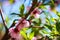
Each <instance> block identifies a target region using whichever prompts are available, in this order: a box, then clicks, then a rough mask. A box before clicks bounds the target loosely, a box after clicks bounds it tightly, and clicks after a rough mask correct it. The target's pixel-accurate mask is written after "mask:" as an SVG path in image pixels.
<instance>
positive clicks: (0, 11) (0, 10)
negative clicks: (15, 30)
mask: <svg viewBox="0 0 60 40" xmlns="http://www.w3.org/2000/svg"><path fill="white" fill-rule="evenodd" d="M2 13H3V12H2V9H0V14H1V18H2V22H3V25H4V26H5V29H6V30H8V28H7V26H6V24H5V21H4V18H3V15H2Z"/></svg>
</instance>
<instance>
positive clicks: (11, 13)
mask: <svg viewBox="0 0 60 40" xmlns="http://www.w3.org/2000/svg"><path fill="white" fill-rule="evenodd" d="M11 15H17V16H19V17H21V15H20V14H17V13H11Z"/></svg>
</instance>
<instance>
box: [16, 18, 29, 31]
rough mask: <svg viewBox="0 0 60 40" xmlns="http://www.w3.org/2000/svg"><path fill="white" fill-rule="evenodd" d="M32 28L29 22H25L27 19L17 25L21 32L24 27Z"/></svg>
mask: <svg viewBox="0 0 60 40" xmlns="http://www.w3.org/2000/svg"><path fill="white" fill-rule="evenodd" d="M29 26H30V23H29V21H27V20H25V19H21V20H20V21H18V23H17V25H16V28H17V29H18V30H21V29H22V28H24V27H29Z"/></svg>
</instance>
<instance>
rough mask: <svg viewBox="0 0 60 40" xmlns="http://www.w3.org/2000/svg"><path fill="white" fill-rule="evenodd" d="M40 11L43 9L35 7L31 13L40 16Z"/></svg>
mask: <svg viewBox="0 0 60 40" xmlns="http://www.w3.org/2000/svg"><path fill="white" fill-rule="evenodd" d="M40 13H41V10H39V9H38V8H35V9H34V10H33V11H32V12H31V15H33V16H34V17H35V18H39V15H40Z"/></svg>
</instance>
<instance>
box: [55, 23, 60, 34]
mask: <svg viewBox="0 0 60 40" xmlns="http://www.w3.org/2000/svg"><path fill="white" fill-rule="evenodd" d="M56 29H57V31H58V32H59V33H60V22H56Z"/></svg>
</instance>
